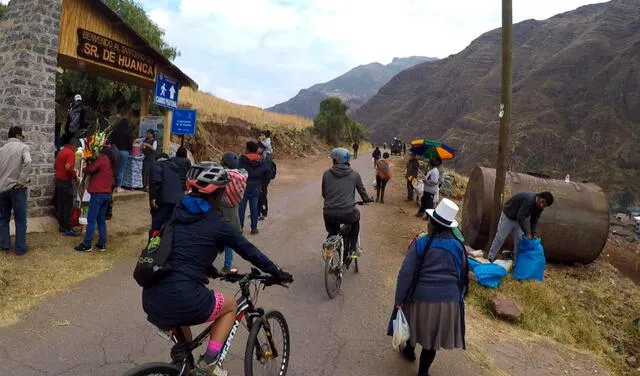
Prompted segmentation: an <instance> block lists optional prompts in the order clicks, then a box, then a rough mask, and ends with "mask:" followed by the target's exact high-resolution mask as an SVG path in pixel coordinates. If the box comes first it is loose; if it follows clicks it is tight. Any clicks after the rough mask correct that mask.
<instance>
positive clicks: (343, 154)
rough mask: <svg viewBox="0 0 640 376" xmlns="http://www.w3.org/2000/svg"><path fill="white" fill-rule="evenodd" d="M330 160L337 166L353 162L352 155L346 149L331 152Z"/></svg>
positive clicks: (336, 149)
mask: <svg viewBox="0 0 640 376" xmlns="http://www.w3.org/2000/svg"><path fill="white" fill-rule="evenodd" d="M329 158H331V159H333V160H334V161H335V163H337V164H347V163H349V160H351V153H349V150H347V149H345V148H335V149H333V150H331V154H329Z"/></svg>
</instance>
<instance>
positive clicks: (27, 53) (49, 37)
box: [0, 0, 61, 216]
mask: <svg viewBox="0 0 640 376" xmlns="http://www.w3.org/2000/svg"><path fill="white" fill-rule="evenodd" d="M60 5H61V0H11V1H10V2H9V6H8V9H7V14H6V15H5V19H4V20H3V21H2V22H0V146H1V145H2V144H4V143H5V142H6V139H7V130H8V129H9V128H10V127H12V126H16V125H17V126H20V127H22V128H23V130H24V133H25V136H26V140H27V143H28V144H29V146H30V148H31V157H32V159H33V169H32V173H31V184H30V186H29V215H30V216H43V215H47V214H49V213H51V209H52V197H53V179H54V175H53V160H54V151H55V146H54V137H55V132H54V128H55V90H56V82H55V80H56V74H55V70H56V67H57V56H58V32H59V28H60Z"/></svg>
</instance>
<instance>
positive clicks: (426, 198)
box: [418, 192, 435, 215]
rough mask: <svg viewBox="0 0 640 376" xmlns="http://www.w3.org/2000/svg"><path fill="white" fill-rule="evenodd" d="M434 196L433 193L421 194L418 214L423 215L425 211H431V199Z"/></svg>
mask: <svg viewBox="0 0 640 376" xmlns="http://www.w3.org/2000/svg"><path fill="white" fill-rule="evenodd" d="M434 198H435V195H434V194H433V193H428V192H424V193H423V194H422V199H421V200H420V210H419V211H418V214H420V215H424V212H425V211H426V210H427V209H433V199H434Z"/></svg>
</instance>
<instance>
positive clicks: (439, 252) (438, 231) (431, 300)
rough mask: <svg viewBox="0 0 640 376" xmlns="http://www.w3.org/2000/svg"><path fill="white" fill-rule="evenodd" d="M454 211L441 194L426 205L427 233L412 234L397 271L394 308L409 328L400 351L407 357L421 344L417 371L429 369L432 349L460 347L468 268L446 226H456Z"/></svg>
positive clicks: (425, 372)
mask: <svg viewBox="0 0 640 376" xmlns="http://www.w3.org/2000/svg"><path fill="white" fill-rule="evenodd" d="M458 210H459V208H458V205H456V204H455V203H454V202H453V201H451V200H449V199H446V198H445V199H443V200H442V202H440V204H439V205H438V207H437V208H436V209H435V210H433V209H428V210H427V215H428V216H429V233H428V234H423V235H420V236H416V237H415V238H414V239H413V241H412V242H411V244H410V245H409V252H408V253H407V256H406V257H405V259H404V262H403V263H402V267H401V268H400V272H399V273H398V282H397V285H396V294H395V309H396V310H402V312H403V313H404V315H405V316H406V318H407V321H408V323H409V332H410V338H409V340H408V341H407V343H406V345H405V346H404V348H403V350H402V355H403V357H404V358H405V359H406V360H408V361H410V362H413V361H415V360H416V355H415V346H416V344H420V346H422V352H421V354H420V366H419V372H418V375H419V376H427V375H428V374H429V368H430V367H431V363H433V360H434V359H435V356H436V351H438V350H441V349H454V348H462V349H464V348H465V319H464V298H465V297H466V295H467V291H468V288H469V278H468V272H469V270H468V265H467V259H466V255H465V250H464V245H463V244H462V243H461V242H460V241H459V240H458V239H457V238H456V237H455V236H454V234H453V231H452V230H453V229H454V228H457V227H458V222H457V221H456V215H457V214H458ZM395 312H397V311H394V315H393V316H395ZM393 316H392V319H393ZM388 334H392V333H388Z"/></svg>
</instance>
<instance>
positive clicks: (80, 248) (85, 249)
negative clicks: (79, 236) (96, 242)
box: [74, 243, 91, 252]
mask: <svg viewBox="0 0 640 376" xmlns="http://www.w3.org/2000/svg"><path fill="white" fill-rule="evenodd" d="M74 249H75V250H76V251H78V252H91V246H90V245H86V244H84V243H80V244H78V246H77V247H75V248H74Z"/></svg>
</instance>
